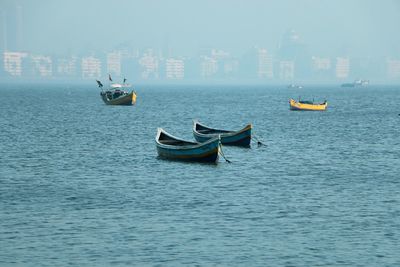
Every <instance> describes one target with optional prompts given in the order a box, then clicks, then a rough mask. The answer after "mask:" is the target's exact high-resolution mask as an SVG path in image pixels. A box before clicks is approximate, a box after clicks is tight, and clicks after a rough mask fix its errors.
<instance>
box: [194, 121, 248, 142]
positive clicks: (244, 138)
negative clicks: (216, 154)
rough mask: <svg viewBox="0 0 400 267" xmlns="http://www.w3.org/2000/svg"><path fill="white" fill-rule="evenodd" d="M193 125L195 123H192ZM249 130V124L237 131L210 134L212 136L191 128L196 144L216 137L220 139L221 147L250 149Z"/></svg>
mask: <svg viewBox="0 0 400 267" xmlns="http://www.w3.org/2000/svg"><path fill="white" fill-rule="evenodd" d="M194 123H195V124H196V123H197V122H194ZM251 130H252V125H251V124H249V125H247V126H246V127H244V128H243V129H242V130H239V131H231V132H225V133H215V134H214V133H212V134H203V133H200V132H198V131H196V126H195V125H194V127H193V136H194V138H195V139H196V141H197V142H200V143H202V142H205V141H207V140H210V139H211V138H215V137H217V136H218V135H219V136H220V138H221V144H223V145H231V146H242V147H250V143H251Z"/></svg>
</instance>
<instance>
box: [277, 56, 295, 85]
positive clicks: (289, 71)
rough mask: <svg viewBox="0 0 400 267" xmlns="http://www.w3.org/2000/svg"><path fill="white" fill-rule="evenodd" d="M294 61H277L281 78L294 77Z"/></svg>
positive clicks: (289, 78) (290, 78) (288, 78)
mask: <svg viewBox="0 0 400 267" xmlns="http://www.w3.org/2000/svg"><path fill="white" fill-rule="evenodd" d="M294 66H295V65H294V62H293V61H290V60H282V61H280V62H279V78H280V79H281V80H292V79H293V78H294V70H295V69H294Z"/></svg>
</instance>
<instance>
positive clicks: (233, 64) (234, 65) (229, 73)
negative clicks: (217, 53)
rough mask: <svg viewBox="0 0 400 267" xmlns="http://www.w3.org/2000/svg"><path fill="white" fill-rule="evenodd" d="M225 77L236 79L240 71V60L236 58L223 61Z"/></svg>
mask: <svg viewBox="0 0 400 267" xmlns="http://www.w3.org/2000/svg"><path fill="white" fill-rule="evenodd" d="M222 63H223V70H224V77H234V76H235V75H236V74H237V73H238V71H239V60H237V59H234V58H229V59H225V60H223V61H222Z"/></svg>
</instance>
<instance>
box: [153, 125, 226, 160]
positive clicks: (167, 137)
mask: <svg viewBox="0 0 400 267" xmlns="http://www.w3.org/2000/svg"><path fill="white" fill-rule="evenodd" d="M220 145H221V142H220V138H219V136H216V137H214V138H211V139H209V140H208V141H206V142H204V143H197V142H191V141H186V140H183V139H180V138H177V137H175V136H173V135H171V134H169V133H167V132H166V131H164V130H163V129H162V128H158V129H157V135H156V147H157V153H158V156H159V157H160V158H164V159H170V160H183V161H198V162H209V163H213V162H214V163H215V162H217V161H218V153H219V152H220Z"/></svg>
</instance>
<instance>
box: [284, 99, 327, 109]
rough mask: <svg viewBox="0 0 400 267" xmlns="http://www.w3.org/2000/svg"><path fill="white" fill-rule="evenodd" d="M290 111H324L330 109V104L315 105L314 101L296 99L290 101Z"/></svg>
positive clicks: (325, 102)
mask: <svg viewBox="0 0 400 267" xmlns="http://www.w3.org/2000/svg"><path fill="white" fill-rule="evenodd" d="M289 105H290V110H305V111H324V110H326V109H327V108H328V102H327V101H326V100H325V101H324V102H323V103H314V101H307V100H299V101H296V100H294V99H290V100H289Z"/></svg>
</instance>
